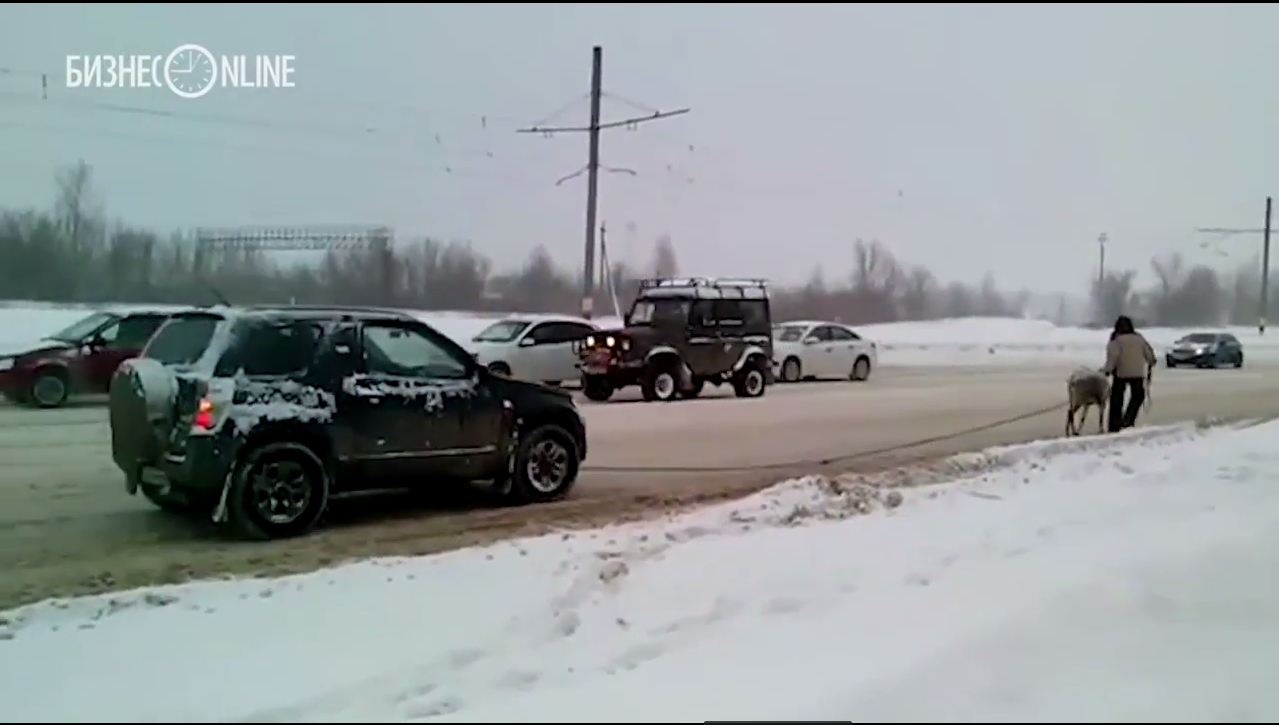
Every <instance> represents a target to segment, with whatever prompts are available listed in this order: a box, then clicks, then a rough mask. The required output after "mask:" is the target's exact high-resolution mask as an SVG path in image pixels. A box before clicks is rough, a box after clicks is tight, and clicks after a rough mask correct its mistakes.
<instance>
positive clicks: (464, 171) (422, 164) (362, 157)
mask: <svg viewBox="0 0 1279 725" xmlns="http://www.w3.org/2000/svg"><path fill="white" fill-rule="evenodd" d="M0 128H29V129H31V130H35V131H45V132H52V133H74V134H94V135H100V136H107V137H113V138H120V139H125V140H130V141H138V142H141V143H160V144H177V145H183V146H207V147H212V148H220V149H227V150H233V151H240V152H244V153H251V154H255V155H257V154H269V155H282V156H306V157H315V156H317V155H318V156H326V157H329V158H334V159H335V160H350V161H357V162H361V163H376V164H380V165H385V166H392V167H399V168H402V169H404V170H408V171H416V172H426V173H432V174H443V175H448V176H456V177H461V178H482V179H492V180H499V181H510V182H518V183H521V184H524V183H528V184H533V183H537V182H538V181H539V180H534V179H531V178H529V177H520V176H515V175H510V174H503V173H496V172H491V171H486V170H479V169H474V168H467V167H463V166H457V165H454V164H451V163H445V162H442V161H434V162H428V161H427V160H422V161H412V160H409V159H406V158H405V157H404V155H403V154H397V155H396V156H373V155H367V154H362V153H361V154H343V153H341V152H340V151H339V152H338V153H334V151H335V150H336V149H335V147H334V146H332V145H321V146H317V147H308V148H305V149H303V148H290V147H287V146H281V145H278V144H270V145H267V144H262V145H254V144H244V143H240V142H234V141H227V140H224V139H216V138H208V137H202V138H190V137H179V136H167V135H161V134H154V133H149V132H148V133H139V132H134V131H122V130H119V129H109V128H92V127H87V126H77V125H70V124H62V123H47V122H40V123H27V122H23V121H14V120H0ZM362 150H363V149H362Z"/></svg>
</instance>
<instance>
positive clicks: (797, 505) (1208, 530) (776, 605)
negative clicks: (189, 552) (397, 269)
mask: <svg viewBox="0 0 1279 725" xmlns="http://www.w3.org/2000/svg"><path fill="white" fill-rule="evenodd" d="M1276 433H1279V424H1277V423H1273V422H1272V423H1268V424H1262V425H1259V426H1253V427H1245V428H1242V429H1232V428H1229V427H1220V428H1209V429H1196V428H1195V427H1194V426H1179V427H1175V428H1172V429H1169V428H1162V429H1159V428H1152V429H1149V430H1146V431H1138V432H1136V434H1135V435H1134V434H1124V435H1121V436H1113V437H1105V438H1095V439H1083V440H1080V441H1077V442H1071V443H1064V442H1048V443H1036V444H1030V445H1027V446H1020V447H1015V448H1011V449H1003V450H997V451H987V452H985V453H984V454H981V455H974V456H966V457H964V460H965V461H968V462H970V463H976V462H982V463H984V464H985V467H984V468H983V469H982V470H984V473H981V474H977V475H970V476H969V477H966V478H960V479H958V480H954V479H951V480H948V481H946V482H945V483H943V484H942V485H938V486H933V487H929V488H923V489H920V488H914V489H904V490H901V491H893V490H892V489H883V488H876V487H869V486H865V485H862V484H861V483H860V482H859V481H858V480H857V479H856V477H853V478H844V479H840V480H836V481H830V480H823V479H806V480H801V481H791V482H788V483H786V484H783V485H781V486H777V487H775V488H774V489H772V490H770V491H767V492H763V493H760V494H757V495H755V496H752V497H750V498H748V499H745V500H742V501H738V502H734V503H731V504H723V505H720V506H715V507H708V508H704V509H700V510H698V511H695V512H692V513H689V514H686V515H683V516H678V517H669V518H666V519H664V520H659V521H653V522H648V523H644V524H636V525H631V526H615V527H610V528H606V529H600V530H593V531H584V532H580V533H576V534H560V535H556V536H547V537H541V538H538V539H521V540H517V541H512V542H509V543H503V544H498V545H495V546H490V547H483V548H475V549H469V550H464V551H457V552H452V553H449V554H444V555H441V556H435V557H426V558H409V559H390V560H380V561H373V562H366V563H362V564H358V565H353V566H348V567H341V568H334V569H329V570H325V571H321V572H316V573H314V574H310V575H303V576H298V577H290V578H287V579H280V580H267V581H233V582H203V583H198V584H192V585H188V586H182V587H171V588H166V589H163V590H152V591H145V592H129V593H121V594H115V595H110V596H103V597H95V598H86V599H82V600H77V601H72V602H52V603H46V604H42V605H38V606H34V607H30V608H27V609H24V610H21V611H17V612H8V613H6V617H5V619H4V620H2V621H0V679H2V680H3V681H4V682H5V686H6V688H7V691H9V692H14V693H18V692H22V693H38V694H39V696H38V697H6V698H0V720H3V721H5V722H103V721H106V722H489V723H491V722H555V723H576V722H582V723H598V722H703V721H705V720H754V721H770V720H789V721H808V720H827V721H831V720H844V721H850V720H851V721H854V722H911V723H913V722H973V723H992V722H1009V723H1036V722H1042V723H1051V722H1097V723H1114V722H1274V721H1275V718H1276V716H1279V698H1276V697H1275V694H1274V688H1273V673H1274V670H1275V666H1276V664H1279V659H1277V658H1276V654H1275V653H1276V651H1279V636H1277V634H1279V610H1277V609H1276V606H1275V594H1276V584H1275V581H1274V577H1273V576H1269V575H1268V574H1269V572H1273V571H1274V569H1275V566H1276V564H1279V558H1277V555H1276V552H1279V532H1277V531H1276V529H1275V526H1274V521H1275V519H1276V517H1277V516H1279V486H1276V483H1277V482H1279V452H1277V451H1276V448H1275V446H1274V440H1275V435H1276ZM898 493H900V494H901V496H900V497H898V498H897V500H896V501H894V500H893V497H894V495H895V494H898ZM885 508H888V509H890V510H887V511H886V510H885ZM175 653H177V654H176V655H175ZM175 656H177V657H179V660H175V659H174V657H175ZM175 661H180V666H176V667H175V666H174V663H175ZM264 682H269V683H270V686H265V687H264V686H263V685H262V683H264ZM140 683H145V686H143V685H142V684H140ZM210 692H214V693H220V695H219V696H215V697H210V696H208V695H209V693H210Z"/></svg>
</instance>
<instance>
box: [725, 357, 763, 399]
mask: <svg viewBox="0 0 1279 725" xmlns="http://www.w3.org/2000/svg"><path fill="white" fill-rule="evenodd" d="M766 387H768V378H767V377H766V376H765V375H764V366H763V365H761V364H760V363H759V362H757V361H754V360H751V361H749V362H747V363H746V365H744V366H743V367H742V369H741V370H738V371H737V372H736V373H734V374H733V392H734V393H736V394H737V397H739V398H758V397H760V396H762V395H763V394H764V389H765V388H766Z"/></svg>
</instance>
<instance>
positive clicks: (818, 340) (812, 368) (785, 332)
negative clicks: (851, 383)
mask: <svg viewBox="0 0 1279 725" xmlns="http://www.w3.org/2000/svg"><path fill="white" fill-rule="evenodd" d="M773 360H774V361H775V365H776V366H777V368H776V370H775V371H774V372H776V374H777V379H778V380H780V381H782V382H786V383H793V382H796V381H798V380H803V379H805V378H839V379H844V380H865V379H867V378H869V377H870V371H871V370H872V369H874V367H875V366H876V365H877V364H879V351H878V349H877V348H876V346H875V343H874V342H871V341H870V340H867V339H865V338H863V337H862V336H861V335H858V334H857V333H856V332H854V331H853V330H852V329H850V328H848V327H846V326H845V325H841V324H839V323H837V322H784V323H782V324H780V325H776V326H774V327H773Z"/></svg>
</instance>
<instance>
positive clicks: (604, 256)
mask: <svg viewBox="0 0 1279 725" xmlns="http://www.w3.org/2000/svg"><path fill="white" fill-rule="evenodd" d="M607 234H608V230H607V229H605V228H604V222H600V263H599V265H598V267H599V272H598V273H599V281H600V284H601V285H604V286H607V285H608V274H609V268H608V237H607ZM588 251H591V250H588ZM591 253H592V256H594V253H593V252H591ZM594 271H595V270H592V272H594Z"/></svg>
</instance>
